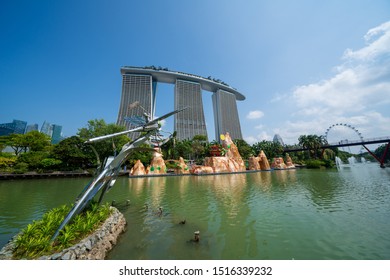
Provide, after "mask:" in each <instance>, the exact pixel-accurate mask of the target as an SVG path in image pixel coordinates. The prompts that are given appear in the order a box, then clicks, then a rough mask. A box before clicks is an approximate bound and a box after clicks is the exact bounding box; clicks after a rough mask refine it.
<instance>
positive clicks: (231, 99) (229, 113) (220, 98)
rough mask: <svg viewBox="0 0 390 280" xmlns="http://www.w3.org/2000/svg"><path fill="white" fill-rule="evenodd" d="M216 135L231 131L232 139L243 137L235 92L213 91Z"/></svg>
mask: <svg viewBox="0 0 390 280" xmlns="http://www.w3.org/2000/svg"><path fill="white" fill-rule="evenodd" d="M212 99H213V108H214V124H215V135H216V136H218V140H219V141H220V139H219V135H221V134H225V133H226V132H229V134H230V137H231V138H232V139H242V135H241V126H240V120H239V117H238V110H237V104H236V97H235V95H234V94H232V93H230V92H227V91H225V90H221V89H219V90H218V91H217V92H215V93H213V96H212Z"/></svg>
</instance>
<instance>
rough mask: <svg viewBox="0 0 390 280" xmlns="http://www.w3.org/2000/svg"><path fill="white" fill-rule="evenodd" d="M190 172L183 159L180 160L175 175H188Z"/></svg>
mask: <svg viewBox="0 0 390 280" xmlns="http://www.w3.org/2000/svg"><path fill="white" fill-rule="evenodd" d="M188 173H190V170H189V168H188V166H187V164H186V163H185V162H184V159H183V158H182V157H180V158H179V161H178V163H177V166H176V168H175V174H188Z"/></svg>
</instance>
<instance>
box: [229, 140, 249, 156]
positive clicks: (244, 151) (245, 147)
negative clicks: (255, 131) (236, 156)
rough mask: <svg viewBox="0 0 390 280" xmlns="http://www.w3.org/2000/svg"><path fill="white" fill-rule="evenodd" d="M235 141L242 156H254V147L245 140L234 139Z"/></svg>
mask: <svg viewBox="0 0 390 280" xmlns="http://www.w3.org/2000/svg"><path fill="white" fill-rule="evenodd" d="M233 142H234V144H235V145H236V146H237V149H238V152H239V153H240V155H241V157H242V158H244V159H248V158H249V157H251V156H253V149H252V147H251V146H250V145H249V144H248V143H247V142H246V141H245V140H242V139H234V140H233Z"/></svg>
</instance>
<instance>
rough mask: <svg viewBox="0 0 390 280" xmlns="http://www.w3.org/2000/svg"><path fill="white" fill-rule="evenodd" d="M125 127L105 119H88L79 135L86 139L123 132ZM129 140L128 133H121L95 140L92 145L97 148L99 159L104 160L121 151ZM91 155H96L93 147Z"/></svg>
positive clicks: (83, 139)
mask: <svg viewBox="0 0 390 280" xmlns="http://www.w3.org/2000/svg"><path fill="white" fill-rule="evenodd" d="M125 129H126V128H125V127H123V126H120V125H116V124H112V123H111V124H107V123H106V122H105V121H104V120H103V119H100V120H98V119H95V120H90V121H88V124H87V127H84V128H80V129H79V132H78V133H77V135H78V136H79V137H80V138H81V139H82V141H86V140H88V139H91V138H94V137H98V136H103V135H108V134H112V133H117V132H121V131H124V130H125ZM129 141H130V139H129V137H127V136H126V135H121V136H117V137H113V138H111V139H106V140H103V141H99V142H95V143H92V144H90V145H92V146H93V147H94V148H95V149H96V151H97V152H98V154H99V161H101V162H102V161H103V160H104V159H105V158H107V157H109V156H113V155H114V154H116V153H119V151H120V150H121V148H122V146H123V145H124V144H126V143H127V142H129ZM89 155H90V156H91V157H93V156H94V154H93V151H92V149H91V152H90V153H89Z"/></svg>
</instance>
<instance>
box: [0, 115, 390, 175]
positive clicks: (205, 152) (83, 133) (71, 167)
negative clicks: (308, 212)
mask: <svg viewBox="0 0 390 280" xmlns="http://www.w3.org/2000/svg"><path fill="white" fill-rule="evenodd" d="M124 129H125V128H124V127H122V126H118V125H116V124H110V123H106V122H105V121H104V120H102V119H100V120H98V119H95V120H90V121H88V123H87V125H86V126H85V127H83V128H80V129H79V130H78V133H77V134H76V135H74V136H71V137H69V138H66V139H64V140H62V141H61V142H60V143H58V144H54V145H53V144H51V142H50V138H49V137H48V136H47V135H45V134H43V133H40V132H38V131H31V132H28V133H26V134H11V135H8V136H1V137H0V151H3V150H4V149H5V148H6V147H8V148H7V149H8V152H4V151H3V152H0V172H2V173H15V174H18V173H19V174H20V173H28V172H37V173H47V172H54V171H62V172H67V171H80V172H81V171H83V172H84V171H89V172H91V173H93V172H94V171H95V170H96V167H97V166H99V165H100V164H102V163H103V162H104V160H105V159H106V158H107V157H109V156H112V155H115V154H117V153H118V152H119V151H120V149H121V148H122V146H123V145H124V144H125V143H127V142H128V141H130V138H129V137H127V136H126V135H122V136H118V137H114V138H111V139H108V140H104V141H101V142H95V143H93V145H92V144H85V143H84V142H85V141H86V140H87V139H90V138H93V137H97V136H102V135H106V134H111V133H116V132H120V131H123V130H124ZM233 141H234V143H235V144H236V146H237V148H238V150H239V152H240V155H241V156H242V158H243V159H244V161H245V160H248V158H249V157H251V156H257V155H258V154H259V153H260V151H261V150H263V151H264V152H265V154H266V155H267V157H268V159H269V160H272V159H273V158H274V157H283V156H285V154H284V149H289V148H290V149H292V148H297V147H302V148H305V149H306V150H305V151H299V152H291V153H290V154H289V155H290V157H291V158H292V160H293V162H294V163H296V164H299V165H305V166H307V167H309V168H320V167H332V166H333V165H334V162H335V157H336V156H338V157H339V158H341V159H342V160H343V161H346V160H347V158H348V157H350V156H351V154H350V153H348V152H344V151H342V150H339V149H337V148H332V149H325V150H323V149H321V146H323V145H324V144H326V139H325V138H324V137H323V136H318V135H301V136H300V137H299V138H298V143H297V144H296V145H286V146H282V145H281V144H279V142H273V141H266V140H263V141H261V142H257V143H254V144H252V145H250V144H248V143H247V142H246V141H245V140H241V139H235V140H233ZM143 145H144V147H148V145H147V144H143ZM384 148H385V145H383V146H381V147H379V148H378V149H376V150H375V152H374V153H375V154H377V155H378V156H379V157H381V155H382V153H383V150H384ZM161 150H162V153H163V156H164V159H166V160H169V159H174V160H177V159H178V158H179V157H183V158H184V159H185V160H191V161H192V162H194V163H196V164H202V163H203V160H204V158H205V157H208V156H212V155H215V151H218V154H220V155H223V154H224V153H225V152H226V151H225V150H224V148H223V147H222V146H221V144H220V143H219V142H217V141H211V142H208V141H207V137H206V136H204V135H196V136H194V137H193V138H192V139H186V140H179V139H177V138H176V133H175V132H174V133H173V134H172V135H171V137H170V139H169V141H168V142H166V143H165V144H163V145H162V146H161ZM363 156H364V157H366V158H367V159H369V160H372V157H371V156H370V155H369V154H367V153H366V154H364V155H363ZM138 159H139V160H141V162H142V163H143V164H144V165H145V166H147V165H149V164H150V161H151V159H152V154H151V153H150V152H145V151H136V152H134V153H132V154H131V156H130V157H129V159H128V161H127V162H126V166H127V168H131V167H132V166H133V165H134V164H135V162H136V160H138ZM387 160H389V155H388V156H387ZM170 164H173V163H167V167H168V168H170V166H169V165H170Z"/></svg>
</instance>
